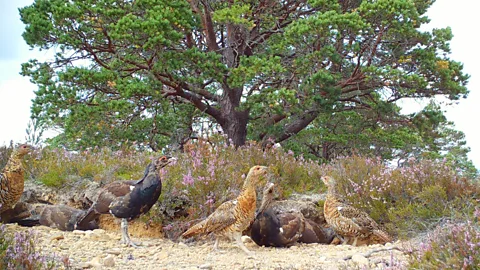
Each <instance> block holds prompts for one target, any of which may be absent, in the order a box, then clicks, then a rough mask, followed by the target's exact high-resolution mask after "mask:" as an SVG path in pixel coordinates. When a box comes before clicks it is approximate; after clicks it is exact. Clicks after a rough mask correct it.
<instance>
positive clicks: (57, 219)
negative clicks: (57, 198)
mask: <svg viewBox="0 0 480 270" xmlns="http://www.w3.org/2000/svg"><path fill="white" fill-rule="evenodd" d="M84 214H85V211H83V210H80V209H76V208H73V207H70V206H67V205H48V206H45V208H44V209H43V211H42V213H41V214H40V218H39V224H40V225H44V226H47V227H51V228H56V229H59V230H61V231H73V230H74V229H77V230H83V231H84V230H94V229H98V224H97V223H95V221H94V220H92V221H90V222H88V223H86V225H85V226H84V227H82V226H75V225H76V221H77V219H78V218H79V217H80V216H82V215H84Z"/></svg>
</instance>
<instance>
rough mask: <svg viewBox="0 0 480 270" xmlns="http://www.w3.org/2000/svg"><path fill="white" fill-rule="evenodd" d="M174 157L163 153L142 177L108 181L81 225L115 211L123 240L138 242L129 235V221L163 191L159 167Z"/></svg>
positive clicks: (153, 202) (146, 210)
mask: <svg viewBox="0 0 480 270" xmlns="http://www.w3.org/2000/svg"><path fill="white" fill-rule="evenodd" d="M172 160H174V158H172V157H167V156H162V157H160V158H159V159H157V160H155V161H154V162H152V163H150V164H149V165H148V166H147V168H146V170H145V174H144V176H143V178H142V179H140V180H138V181H117V182H113V183H110V184H107V185H105V187H103V189H102V190H101V191H100V194H99V195H98V199H97V200H96V201H95V202H94V203H93V205H92V206H91V207H90V209H88V211H87V212H86V214H85V215H84V216H83V217H80V218H79V220H78V222H77V225H76V226H77V227H78V226H81V227H85V226H86V225H87V224H88V222H90V221H92V220H94V219H95V218H97V217H98V216H99V215H100V214H108V213H110V214H112V215H113V216H115V217H116V218H121V219H122V223H121V231H122V240H121V241H122V243H124V244H127V245H131V246H136V244H135V243H133V242H132V241H131V240H130V236H129V235H128V221H130V220H133V219H136V218H138V217H139V216H140V215H142V214H145V213H147V212H148V211H149V210H150V208H151V207H152V206H153V205H154V204H155V203H156V202H157V200H158V198H159V197H160V193H161V192H162V182H161V179H160V175H159V170H160V169H161V168H163V167H165V166H166V165H167V164H169V163H170V162H171V161H172Z"/></svg>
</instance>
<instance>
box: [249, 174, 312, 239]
mask: <svg viewBox="0 0 480 270" xmlns="http://www.w3.org/2000/svg"><path fill="white" fill-rule="evenodd" d="M273 190H274V184H273V183H268V184H267V185H266V186H265V189H264V190H263V199H262V204H261V206H260V208H259V210H258V213H257V215H256V217H255V221H254V222H253V224H252V227H251V231H250V234H251V238H252V240H253V241H254V242H255V243H256V244H257V245H259V246H266V247H290V246H292V245H293V244H295V243H296V242H297V241H298V240H299V239H300V237H301V236H302V233H303V231H304V229H305V218H304V217H303V215H302V213H295V212H277V211H275V210H274V209H273V208H272V207H271V206H272V202H273Z"/></svg>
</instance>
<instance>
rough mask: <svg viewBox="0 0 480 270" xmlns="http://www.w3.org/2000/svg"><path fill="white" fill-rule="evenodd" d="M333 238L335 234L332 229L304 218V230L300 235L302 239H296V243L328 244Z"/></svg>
mask: <svg viewBox="0 0 480 270" xmlns="http://www.w3.org/2000/svg"><path fill="white" fill-rule="evenodd" d="M333 238H335V232H334V231H333V229H332V228H326V227H322V226H320V225H319V224H317V223H316V222H315V221H313V220H311V219H308V218H306V219H305V230H304V231H303V233H302V237H300V239H298V242H301V243H307V244H311V243H322V244H330V243H331V242H332V240H333Z"/></svg>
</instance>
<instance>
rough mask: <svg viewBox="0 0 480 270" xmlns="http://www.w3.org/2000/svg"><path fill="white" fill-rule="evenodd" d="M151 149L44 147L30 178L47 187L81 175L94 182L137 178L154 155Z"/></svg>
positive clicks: (30, 170)
mask: <svg viewBox="0 0 480 270" xmlns="http://www.w3.org/2000/svg"><path fill="white" fill-rule="evenodd" d="M153 156H154V153H152V152H138V151H134V150H133V149H131V148H124V149H121V150H118V151H112V150H110V149H108V148H95V149H92V150H85V151H81V152H71V151H67V150H65V149H62V148H49V147H47V148H43V149H41V150H39V151H38V153H35V154H34V157H32V158H31V162H30V164H29V166H28V168H29V169H28V171H29V172H30V177H31V178H34V179H36V180H38V181H40V182H42V183H43V184H45V185H47V186H53V187H60V186H62V185H64V184H66V183H67V182H68V181H70V179H71V176H78V177H82V178H86V179H92V180H94V181H104V182H110V181H113V180H131V179H138V178H140V177H141V176H142V175H143V171H144V170H145V167H146V165H147V164H148V163H149V162H150V159H151V158H153Z"/></svg>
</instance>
